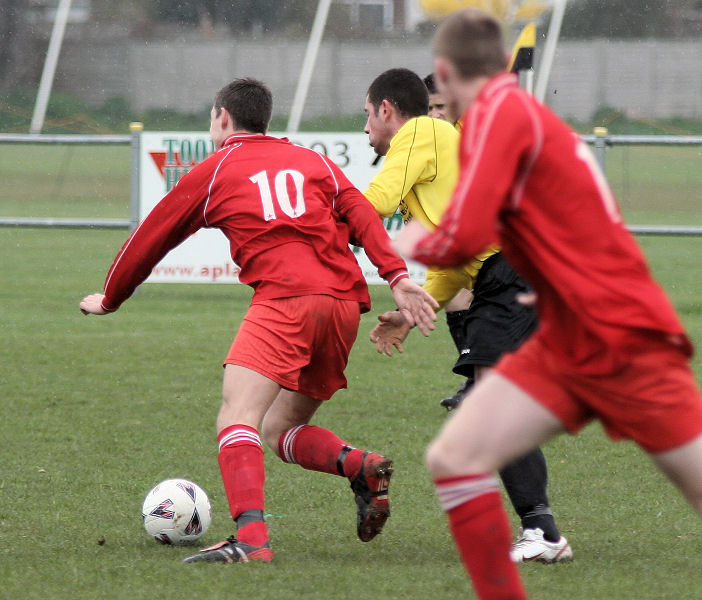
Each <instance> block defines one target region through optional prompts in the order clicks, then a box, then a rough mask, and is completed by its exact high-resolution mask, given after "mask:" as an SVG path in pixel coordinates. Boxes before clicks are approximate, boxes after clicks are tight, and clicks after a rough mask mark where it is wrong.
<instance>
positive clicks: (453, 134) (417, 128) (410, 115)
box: [364, 69, 497, 307]
mask: <svg viewBox="0 0 702 600" xmlns="http://www.w3.org/2000/svg"><path fill="white" fill-rule="evenodd" d="M427 105H428V95H427V90H426V87H425V85H424V83H423V82H422V80H421V79H420V78H419V76H417V75H416V74H415V73H414V72H412V71H410V70H408V69H390V70H388V71H385V72H384V73H382V74H381V75H379V76H378V77H377V78H376V79H375V80H374V81H373V83H372V84H371V86H370V88H369V89H368V95H367V97H366V103H365V107H364V109H365V112H366V114H367V115H368V121H367V123H366V127H365V131H366V133H367V134H368V137H369V141H370V144H371V146H373V148H374V149H375V151H376V152H377V153H378V154H379V155H381V156H385V162H384V163H383V167H382V169H381V170H380V172H379V173H378V174H377V175H376V176H375V177H374V178H373V180H372V181H371V183H370V185H369V187H368V189H367V190H366V191H365V192H364V195H365V196H366V198H367V199H368V201H369V202H370V203H371V204H372V205H373V206H374V207H375V209H376V211H377V212H378V214H379V215H380V216H381V217H391V216H392V215H394V214H395V212H396V211H399V212H400V214H401V215H402V220H403V221H404V222H405V223H406V222H407V221H409V220H410V219H417V220H418V221H419V222H420V223H422V224H423V225H424V226H426V227H429V228H431V229H433V228H434V227H436V225H437V224H438V223H439V221H440V220H441V215H443V213H444V209H445V208H446V206H447V204H448V202H449V200H450V199H451V194H452V192H453V188H454V187H455V186H456V181H457V179H458V158H457V157H458V141H459V135H458V132H457V131H456V130H455V128H454V127H453V126H452V125H451V124H450V123H448V122H446V121H443V120H438V119H432V118H430V117H428V116H426V115H427ZM496 251H497V249H496V248H492V249H488V250H487V251H485V252H483V253H482V254H481V255H479V256H477V257H476V258H475V259H474V260H473V261H472V262H471V263H470V264H468V265H466V266H465V267H459V268H455V269H432V268H429V269H427V281H426V284H425V286H424V288H425V289H426V290H427V291H428V292H429V293H430V294H431V295H432V296H433V297H434V298H435V299H436V300H437V301H438V302H439V304H440V305H441V306H442V307H445V306H446V305H447V303H448V302H449V301H450V300H451V299H452V298H453V297H454V296H455V295H456V292H457V290H460V289H462V288H467V289H471V288H472V287H473V281H474V279H475V277H476V276H477V274H478V271H479V269H480V265H481V264H482V262H483V261H484V260H485V259H486V258H488V257H489V256H490V255H491V254H494V253H495V252H496ZM465 307H467V303H466V304H465Z"/></svg>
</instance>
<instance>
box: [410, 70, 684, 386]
mask: <svg viewBox="0 0 702 600" xmlns="http://www.w3.org/2000/svg"><path fill="white" fill-rule="evenodd" d="M464 123H465V128H464V130H463V133H462V140H461V150H460V153H461V175H460V179H459V183H458V185H457V187H456V190H455V192H454V196H453V199H452V202H451V204H450V205H449V207H448V209H447V211H446V213H445V214H444V217H443V220H442V222H441V225H440V226H439V227H438V228H437V229H436V230H435V231H434V232H433V233H432V234H430V235H428V236H426V237H425V238H424V239H423V240H421V241H420V243H419V244H418V246H417V248H416V251H415V256H414V257H413V258H416V259H418V260H420V261H422V262H424V263H426V264H429V265H438V266H448V265H454V264H462V263H465V262H467V261H468V260H469V259H470V258H471V257H473V256H474V255H475V254H476V253H477V252H479V251H480V250H481V249H482V248H485V247H486V246H488V245H489V244H491V243H494V242H496V241H499V244H500V246H501V247H502V251H503V253H504V255H505V257H506V258H507V259H508V260H509V261H510V263H511V264H512V265H513V266H514V267H515V269H516V270H517V271H518V272H519V273H520V274H521V275H522V276H523V277H524V278H525V279H526V280H527V281H528V282H529V283H530V284H531V285H532V286H533V288H534V290H535V292H536V293H537V295H538V310H539V315H540V318H541V329H540V330H539V332H538V333H537V334H536V335H539V336H541V339H542V341H543V343H544V344H545V345H546V347H548V348H549V349H551V350H552V351H553V352H554V355H555V356H559V357H561V359H562V361H563V363H564V368H574V369H577V370H578V371H579V372H583V373H605V372H609V371H611V370H612V369H617V368H618V366H619V365H622V364H624V363H625V362H626V361H627V357H628V356H630V355H631V353H632V352H637V351H640V350H642V349H645V347H646V346H647V340H648V341H649V343H654V344H655V343H659V342H661V341H662V342H663V343H669V344H671V345H672V346H674V347H677V348H679V349H680V350H682V351H683V352H684V353H686V354H688V355H689V354H691V353H692V346H691V344H690V342H689V341H688V339H687V337H686V336H685V334H684V330H683V327H682V325H681V324H680V322H679V320H678V318H677V316H676V314H675V311H674V309H673V308H672V306H671V303H670V301H669V300H668V298H667V297H666V295H665V293H664V292H663V290H662V289H661V288H660V286H659V285H658V284H657V283H655V281H654V280H653V279H652V277H651V275H650V273H649V270H648V267H647V265H646V262H645V260H644V257H643V255H642V253H641V251H640V250H639V248H638V246H637V244H636V242H635V241H634V239H633V237H632V236H631V234H630V233H629V232H628V231H627V230H626V228H625V226H624V224H623V223H622V220H621V217H620V214H619V210H618V208H617V205H616V202H615V200H614V198H613V196H612V193H611V191H610V189H609V187H608V186H607V183H606V181H605V178H604V176H603V174H602V173H601V171H600V169H599V167H598V165H597V164H596V161H595V160H594V158H593V156H592V153H591V152H590V150H589V148H587V146H586V145H585V144H584V142H583V141H582V140H581V139H580V138H579V136H578V135H577V134H575V132H573V131H571V130H570V129H569V128H568V127H567V126H566V125H565V124H564V123H563V122H562V121H560V119H558V118H557V117H556V116H555V115H554V114H553V113H552V112H551V111H550V110H549V109H548V108H546V107H544V106H542V105H541V104H539V103H538V102H537V101H536V100H535V99H534V98H533V97H531V96H530V95H529V94H527V93H526V92H524V91H523V90H521V89H520V88H519V87H518V85H517V79H516V77H515V76H514V75H511V74H503V75H499V76H496V77H494V78H492V79H491V80H490V81H488V83H487V84H486V85H485V86H484V87H483V89H482V90H481V92H480V94H479V96H478V98H477V99H476V101H475V102H473V103H472V104H471V106H470V107H469V108H468V111H467V112H466V114H465V116H464ZM652 334H653V336H654V337H653V338H652V337H651V335H652Z"/></svg>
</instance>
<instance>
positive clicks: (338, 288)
mask: <svg viewBox="0 0 702 600" xmlns="http://www.w3.org/2000/svg"><path fill="white" fill-rule="evenodd" d="M202 227H210V228H217V229H220V230H221V231H222V232H223V233H224V235H225V236H226V237H227V239H228V240H229V245H230V249H231V256H232V259H233V260H234V261H235V262H236V263H237V265H238V266H239V267H240V268H241V272H240V274H239V279H240V281H241V282H242V283H246V284H248V285H250V286H251V287H252V288H254V290H255V292H254V298H253V301H254V302H255V301H256V300H268V299H272V298H288V297H292V296H305V295H313V294H326V295H329V296H333V297H335V298H339V299H342V300H356V301H358V302H359V303H360V304H361V310H362V311H364V312H365V311H367V310H368V309H369V308H370V298H369V295H368V287H367V285H366V282H365V279H364V278H363V274H362V272H361V269H360V267H359V266H358V263H357V262H356V259H355V257H354V255H353V252H352V251H351V250H350V249H349V246H348V245H349V242H350V241H352V242H353V243H355V244H357V245H361V246H363V247H364V248H365V250H366V253H367V255H368V257H369V258H370V260H371V262H373V264H374V265H375V266H376V267H378V271H379V273H380V275H381V277H383V278H384V279H385V280H386V281H388V282H389V283H390V284H391V285H393V284H394V283H395V282H396V281H397V280H399V279H401V278H404V277H407V276H408V275H407V267H406V265H405V263H404V261H403V260H402V259H400V258H399V257H398V256H397V254H395V252H393V251H392V249H391V248H390V239H389V237H388V235H387V232H386V231H385V229H384V227H383V225H382V222H381V221H380V219H378V216H377V214H376V212H375V210H374V209H373V207H372V206H371V205H370V203H369V202H368V201H367V200H366V199H365V197H364V196H363V195H362V194H361V192H359V191H358V190H357V189H356V188H355V187H354V186H353V185H352V184H351V182H350V181H349V180H348V179H347V178H346V176H345V175H344V174H343V173H342V171H341V169H339V167H337V166H336V165H335V164H334V163H333V162H332V161H331V160H329V159H328V158H327V157H326V156H323V155H320V154H318V153H317V152H313V151H312V150H308V149H306V148H301V147H299V146H295V145H293V144H291V143H290V142H289V141H288V140H287V139H284V138H283V139H279V138H273V137H269V136H264V135H254V134H234V135H231V136H229V137H228V138H227V139H226V140H225V142H224V144H223V145H222V148H220V149H219V150H218V151H217V152H215V153H214V154H213V155H212V156H210V157H208V158H207V159H206V160H204V161H203V162H202V163H200V164H199V165H197V166H196V167H194V168H193V169H192V170H191V171H190V172H189V173H187V174H186V175H185V176H183V177H182V178H181V179H180V181H179V182H178V184H177V185H176V186H175V187H174V188H173V189H172V190H171V191H170V192H169V193H168V194H167V195H166V196H165V197H164V198H163V200H161V202H159V203H158V204H157V205H156V206H155V207H154V209H153V210H152V211H151V212H150V213H149V215H148V216H147V218H146V219H145V220H144V221H143V223H141V225H139V227H138V228H137V229H135V230H134V232H133V233H132V235H131V236H130V238H129V239H128V240H127V242H126V243H125V244H124V246H123V247H122V250H121V251H120V253H119V254H118V255H117V257H116V258H115V261H114V263H113V264H112V267H111V268H110V270H109V272H108V274H107V279H106V282H105V299H104V301H103V308H105V309H106V310H108V311H114V310H117V308H118V307H119V306H120V304H121V303H122V302H124V300H126V299H127V298H128V297H129V296H130V295H131V294H132V293H133V291H134V289H135V288H136V286H137V285H139V284H140V283H141V282H142V281H144V280H145V279H146V278H147V277H148V276H149V273H151V270H152V269H153V267H154V266H156V264H157V263H158V262H159V261H160V260H161V259H162V258H163V257H164V256H165V255H166V253H168V251H169V250H171V249H172V248H174V247H175V246H177V245H178V244H180V243H181V242H182V241H183V240H185V239H186V238H187V237H189V236H190V235H192V234H193V233H195V232H196V231H197V230H198V229H200V228H202Z"/></svg>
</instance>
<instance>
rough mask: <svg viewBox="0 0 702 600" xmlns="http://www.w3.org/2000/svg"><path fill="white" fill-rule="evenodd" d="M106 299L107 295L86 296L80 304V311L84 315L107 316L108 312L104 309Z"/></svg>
mask: <svg viewBox="0 0 702 600" xmlns="http://www.w3.org/2000/svg"><path fill="white" fill-rule="evenodd" d="M104 299H105V294H90V296H86V297H85V298H83V300H82V301H81V303H80V310H81V312H82V313H83V314H84V315H106V314H108V311H106V310H105V309H104V308H103V307H102V301H103V300H104Z"/></svg>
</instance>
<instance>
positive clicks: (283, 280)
mask: <svg viewBox="0 0 702 600" xmlns="http://www.w3.org/2000/svg"><path fill="white" fill-rule="evenodd" d="M271 110H272V98H271V94H270V91H269V90H268V88H266V86H265V85H263V84H262V83H260V82H258V81H256V80H253V79H237V80H235V81H233V82H232V83H230V84H229V85H227V86H225V87H224V88H222V90H220V91H219V92H218V94H217V95H216V97H215V101H214V106H213V108H212V111H211V114H210V135H211V136H212V140H213V142H214V146H215V148H216V149H217V150H216V152H215V153H214V154H213V155H211V156H210V157H208V158H207V159H206V160H205V161H203V162H202V163H200V164H199V165H197V166H196V167H194V168H193V169H192V170H191V171H190V172H189V173H187V174H186V175H185V176H184V177H182V178H181V179H180V181H179V182H178V185H177V186H176V187H175V188H173V190H171V191H170V192H169V193H168V194H167V195H166V196H165V197H164V198H163V200H161V202H160V203H159V204H158V205H157V206H156V207H155V208H154V209H153V210H152V211H151V213H150V214H149V215H148V217H147V218H146V219H145V220H144V222H143V223H142V224H141V225H139V227H138V228H137V229H136V230H135V231H134V232H133V233H132V235H131V236H130V237H129V239H128V240H127V241H126V243H125V244H124V246H123V247H122V249H121V250H120V252H119V254H118V255H117V257H116V259H115V261H114V263H113V264H112V267H111V268H110V270H109V272H108V274H107V279H106V281H105V288H104V292H103V293H101V294H92V295H90V296H87V297H86V298H85V299H84V300H83V301H82V302H81V303H80V308H81V310H82V311H83V312H84V313H86V314H88V313H92V314H106V313H110V312H113V311H115V310H117V309H118V308H119V306H120V305H121V304H122V302H124V301H125V300H126V299H127V298H129V296H130V295H131V294H132V293H133V292H134V290H135V288H136V287H137V286H138V285H139V284H140V283H141V282H142V281H144V280H145V279H146V278H147V277H148V275H149V273H150V272H151V270H152V268H153V267H154V266H155V265H156V264H157V263H158V262H159V261H160V260H161V259H162V258H163V257H164V256H165V255H166V253H167V252H168V251H169V250H171V249H172V248H173V247H175V246H177V245H178V244H180V243H181V242H182V241H183V240H185V239H186V238H187V237H189V236H190V235H191V234H193V233H195V232H196V231H197V230H198V229H201V228H203V227H209V228H217V229H220V230H221V231H222V232H223V233H224V235H225V236H226V237H227V239H228V240H229V244H230V249H231V256H232V258H233V259H234V261H235V262H236V263H237V265H239V267H240V268H241V273H240V274H239V279H240V280H241V282H242V283H246V284H248V285H250V286H251V287H252V288H253V289H254V295H253V298H252V300H251V305H250V307H249V310H248V312H247V314H246V316H245V317H244V321H243V323H242V324H241V327H240V328H239V331H238V333H237V335H236V338H235V340H234V342H233V344H232V347H231V349H230V351H229V354H228V356H227V358H226V359H225V361H224V363H225V365H224V383H223V392H222V395H223V402H222V406H221V409H220V411H219V415H218V417H217V434H218V435H217V439H218V443H219V455H218V459H219V465H220V470H221V473H222V479H223V482H224V488H225V491H226V494H227V499H228V501H229V507H230V511H231V514H232V518H233V519H234V520H235V521H236V524H237V534H236V536H231V537H230V538H228V539H227V540H225V541H223V542H221V543H219V544H216V545H215V546H212V547H211V548H206V549H204V550H202V551H201V552H200V553H198V554H196V555H194V556H191V557H188V558H186V559H185V561H186V562H197V561H207V562H248V561H250V560H262V561H270V560H272V559H273V551H272V549H271V545H270V542H269V539H268V530H267V527H266V523H265V520H264V481H265V472H264V462H263V446H262V443H261V438H262V437H263V439H264V440H265V441H266V443H267V444H268V446H270V448H271V449H272V450H273V451H274V452H275V453H276V454H277V455H278V456H279V457H280V458H281V459H282V460H283V461H285V462H288V463H295V464H298V465H300V466H301V467H303V468H305V469H311V470H315V471H321V472H326V473H331V474H334V475H340V476H342V477H346V478H348V479H349V480H350V482H351V488H352V490H353V492H354V495H355V498H356V504H357V533H358V536H359V538H360V539H361V540H362V541H364V542H365V541H369V540H371V539H372V538H373V537H375V535H377V534H378V533H379V532H380V530H381V529H382V527H383V525H384V523H385V521H386V519H387V518H388V516H389V514H390V509H389V504H388V483H389V479H390V475H391V474H392V466H391V465H392V461H390V460H389V459H387V458H386V457H384V456H382V455H380V454H377V453H374V452H364V451H362V450H360V449H358V448H354V447H352V446H350V445H349V444H347V443H346V442H345V441H343V440H342V439H340V438H339V437H337V436H336V435H335V434H334V433H333V432H331V431H329V430H327V429H324V428H322V427H318V426H314V425H309V421H310V420H311V418H312V416H313V415H314V414H315V412H316V410H317V409H318V408H319V407H320V406H321V405H322V404H323V403H324V401H326V400H328V399H329V398H330V397H331V396H332V395H333V394H334V392H336V391H337V390H338V389H340V388H345V387H346V379H345V377H344V369H345V367H346V364H347V361H348V355H349V351H350V350H351V346H352V345H353V343H354V340H355V338H356V334H357V330H358V325H359V319H360V314H361V313H363V312H366V311H368V310H369V309H370V297H369V294H368V288H367V285H366V282H365V280H364V278H363V275H362V273H361V269H360V267H359V266H358V264H357V262H356V260H355V258H354V256H353V252H352V251H351V250H350V249H349V243H350V242H353V243H354V244H356V245H360V246H363V247H364V248H365V250H366V253H367V255H368V256H369V258H370V259H371V261H372V262H373V263H374V264H375V265H376V266H377V267H378V270H379V273H380V275H381V276H382V277H383V278H384V279H385V280H386V281H387V282H388V283H389V284H390V286H391V288H392V291H393V296H394V299H395V302H396V304H397V306H398V308H399V309H400V311H401V312H402V313H403V314H404V315H405V317H406V318H407V319H408V321H410V322H412V323H416V324H417V325H418V326H419V327H420V329H422V330H423V331H424V333H428V331H429V329H433V327H434V325H433V321H434V320H435V319H436V316H435V315H434V311H433V308H432V307H433V306H437V305H436V302H435V301H434V300H433V298H431V296H430V295H429V294H427V293H426V292H424V291H423V290H422V288H421V287H419V286H418V285H416V284H414V283H412V282H411V281H410V280H409V279H408V274H407V269H406V265H405V263H404V261H403V260H402V259H401V258H399V256H398V255H397V254H396V253H395V252H394V251H393V250H392V249H391V247H390V241H389V237H388V235H387V232H386V231H385V229H384V228H383V226H382V223H381V221H380V220H379V219H378V217H377V215H376V213H375V211H374V210H373V208H372V207H371V206H370V204H369V203H368V202H367V201H366V199H365V198H364V197H363V195H362V194H361V193H360V192H359V191H358V190H357V189H356V188H355V187H353V185H352V184H351V183H350V182H349V180H348V179H347V178H346V177H345V176H344V174H343V173H342V171H341V170H340V169H339V168H338V167H337V166H336V165H335V164H334V163H333V162H332V161H331V160H329V159H328V158H327V157H325V156H323V155H320V154H318V153H316V152H313V151H311V150H308V149H305V148H301V147H298V146H294V145H293V144H291V143H290V142H289V141H288V140H287V139H278V138H273V137H269V136H266V135H265V133H266V130H267V128H268V123H269V121H270V117H271ZM259 430H260V431H259Z"/></svg>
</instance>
